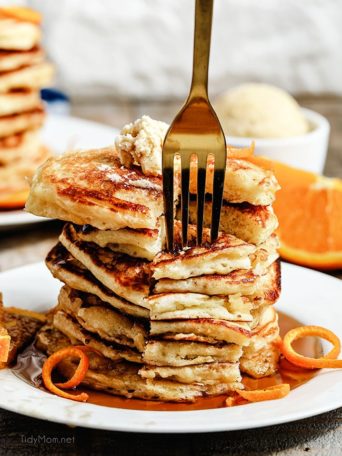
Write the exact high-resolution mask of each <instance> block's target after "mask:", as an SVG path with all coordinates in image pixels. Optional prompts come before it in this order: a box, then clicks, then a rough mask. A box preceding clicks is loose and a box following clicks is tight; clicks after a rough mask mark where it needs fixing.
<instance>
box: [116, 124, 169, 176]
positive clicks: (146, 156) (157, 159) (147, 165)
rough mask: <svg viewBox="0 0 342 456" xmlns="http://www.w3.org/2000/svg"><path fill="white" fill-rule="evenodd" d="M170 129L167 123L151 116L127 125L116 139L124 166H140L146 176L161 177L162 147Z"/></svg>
mask: <svg viewBox="0 0 342 456" xmlns="http://www.w3.org/2000/svg"><path fill="white" fill-rule="evenodd" d="M168 128H169V126H168V125H167V124H166V123H164V122H160V121H158V120H153V119H151V118H150V117H149V116H142V118H141V119H137V120H136V121H135V122H132V123H130V124H127V125H125V126H124V127H123V128H122V130H121V131H120V134H119V135H118V136H117V137H116V139H115V146H116V149H117V151H118V153H119V157H120V161H121V163H122V165H123V166H125V167H126V168H132V166H133V165H136V166H140V167H141V170H142V172H143V173H144V174H145V175H146V176H161V158H162V147H163V142H164V138H165V134H166V132H167V130H168Z"/></svg>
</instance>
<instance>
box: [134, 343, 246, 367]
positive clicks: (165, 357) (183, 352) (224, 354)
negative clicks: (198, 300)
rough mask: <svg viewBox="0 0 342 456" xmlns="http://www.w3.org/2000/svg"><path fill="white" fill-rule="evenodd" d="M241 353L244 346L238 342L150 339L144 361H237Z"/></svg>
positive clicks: (171, 363) (177, 363)
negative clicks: (214, 342)
mask: <svg viewBox="0 0 342 456" xmlns="http://www.w3.org/2000/svg"><path fill="white" fill-rule="evenodd" d="M241 355H242V348H241V346H239V345H236V344H226V343H217V344H215V345H211V344H207V343H200V342H191V341H186V340H185V341H179V342H177V341H168V340H150V341H148V343H147V344H146V346H145V350H144V354H143V361H144V363H145V364H148V365H150V366H174V367H180V366H191V365H193V364H205V363H217V362H218V363H223V362H229V363H236V362H237V361H238V360H239V359H240V357H241Z"/></svg>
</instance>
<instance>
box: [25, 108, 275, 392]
mask: <svg viewBox="0 0 342 456" xmlns="http://www.w3.org/2000/svg"><path fill="white" fill-rule="evenodd" d="M166 130H167V125H166V124H164V123H162V122H157V121H153V120H152V119H150V118H149V117H147V116H143V118H142V119H139V120H137V121H136V122H134V123H132V124H129V125H127V126H126V127H124V129H123V130H122V132H121V134H120V135H119V136H118V138H117V140H116V147H109V148H105V149H99V150H90V151H86V152H70V153H67V154H65V155H64V156H62V157H59V158H51V159H49V160H48V161H47V162H46V163H45V164H44V165H43V166H42V167H40V169H39V170H38V171H37V173H36V175H35V176H34V178H33V183H32V187H31V192H30V195H29V198H28V202H27V206H26V208H27V210H29V211H31V212H33V213H34V214H37V215H40V216H46V217H53V218H59V219H61V220H65V221H67V224H66V225H65V226H64V229H63V231H62V233H61V235H60V238H59V242H58V243H57V245H56V246H55V247H54V248H53V249H52V250H51V252H50V253H49V254H48V257H47V259H46V263H47V266H48V268H49V269H50V271H51V272H52V274H53V275H54V276H55V277H56V278H58V279H60V280H61V281H62V282H63V283H64V284H65V285H64V286H63V288H62V289H61V291H60V294H59V299H58V305H57V306H56V308H55V309H54V310H53V311H52V312H50V314H49V322H48V324H47V325H45V326H44V327H43V328H42V329H41V330H40V332H39V333H38V336H37V346H38V348H40V349H41V350H43V351H44V352H45V353H47V354H48V355H50V354H52V353H54V352H55V351H57V350H58V349H60V348H63V347H65V346H68V345H71V344H74V345H87V346H89V347H92V348H93V349H94V350H95V352H94V353H90V368H89V370H88V372H87V374H86V376H85V379H84V381H83V383H84V384H85V385H87V386H90V387H92V388H94V389H98V390H103V391H106V392H109V393H111V394H116V395H121V396H125V397H136V398H141V399H149V400H162V401H193V400H194V399H196V398H198V397H202V396H211V395H218V394H227V393H229V392H231V391H234V390H236V389H239V388H243V383H242V373H247V374H248V375H250V376H252V377H255V378H260V377H264V376H268V375H271V374H273V373H274V372H275V371H276V370H277V366H278V358H279V351H278V342H279V327H278V317H277V313H276V311H275V310H274V308H273V304H274V303H275V302H276V300H277V299H278V297H279V293H280V266H279V262H278V253H277V247H278V241H277V238H276V236H275V234H274V230H275V229H276V227H277V219H276V217H275V216H274V213H273V210H272V206H271V205H272V202H273V200H274V196H275V192H276V191H277V190H278V187H279V186H278V184H277V181H276V180H275V178H274V176H273V174H272V173H271V172H270V171H266V170H263V169H262V168H260V167H258V166H256V165H253V164H252V163H250V162H248V161H247V160H244V159H237V158H228V162H227V180H226V184H225V192H224V198H225V205H224V208H223V213H222V222H221V229H222V232H220V234H219V237H218V239H217V241H215V242H214V243H213V244H210V243H209V237H210V236H209V234H210V233H209V230H208V228H205V229H204V233H203V239H204V242H203V245H202V246H196V227H195V225H190V226H189V243H188V247H186V248H182V244H181V237H180V233H181V229H180V222H178V221H175V241H176V245H175V250H174V251H173V252H166V251H165V250H164V247H165V233H164V220H163V193H162V178H161V149H162V142H163V138H164V135H165V132H166ZM211 171H212V167H211ZM178 174H179V171H178V170H177V177H179V175H178ZM209 181H210V179H209V178H208V182H209ZM175 186H176V189H177V190H179V180H178V178H176V179H175ZM195 186H196V183H195V182H194V181H193V179H192V180H191V188H192V190H194V189H195ZM210 192H211V188H210V185H209V186H208V188H207V194H208V201H207V206H208V208H209V209H210ZM178 193H179V191H176V192H175V194H176V195H178ZM175 203H177V201H175ZM209 209H208V210H209ZM192 217H193V215H192ZM59 369H60V371H61V373H62V374H64V375H65V376H67V377H68V376H69V375H70V374H71V373H72V372H73V371H74V369H75V364H74V362H73V361H72V360H70V359H65V360H63V362H62V363H60V364H59Z"/></svg>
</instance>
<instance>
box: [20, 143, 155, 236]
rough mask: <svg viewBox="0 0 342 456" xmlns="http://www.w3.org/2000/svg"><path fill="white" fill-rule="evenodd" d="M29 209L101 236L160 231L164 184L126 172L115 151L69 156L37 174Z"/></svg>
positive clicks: (106, 150)
mask: <svg viewBox="0 0 342 456" xmlns="http://www.w3.org/2000/svg"><path fill="white" fill-rule="evenodd" d="M26 209H27V210H28V211H29V212H32V213H34V214H36V215H41V216H43V217H51V218H58V219H61V220H66V221H71V222H73V223H76V224H78V225H91V226H94V227H95V228H99V229H100V230H106V229H109V230H118V229H121V228H127V227H129V228H133V229H140V228H150V229H155V227H156V225H157V222H158V219H159V217H160V216H161V214H162V212H163V195H162V186H161V178H160V177H149V178H146V176H144V175H143V174H142V172H141V171H140V170H139V169H137V168H136V169H134V170H128V169H125V168H123V167H121V164H120V161H119V159H118V157H117V153H116V151H115V149H114V147H108V148H104V149H95V150H90V151H85V152H70V153H67V154H64V155H63V156H61V157H57V158H52V159H51V160H48V161H47V162H46V163H45V164H44V165H43V166H42V167H41V168H40V169H39V170H38V172H37V173H36V175H35V177H34V179H33V183H32V186H31V192H30V196H29V199H28V202H27V205H26Z"/></svg>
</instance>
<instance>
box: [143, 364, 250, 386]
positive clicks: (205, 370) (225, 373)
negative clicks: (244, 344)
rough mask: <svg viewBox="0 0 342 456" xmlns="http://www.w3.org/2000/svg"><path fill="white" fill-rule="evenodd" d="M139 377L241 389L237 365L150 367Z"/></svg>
mask: <svg viewBox="0 0 342 456" xmlns="http://www.w3.org/2000/svg"><path fill="white" fill-rule="evenodd" d="M139 375H141V377H143V378H146V379H148V380H152V381H155V379H158V378H160V379H167V380H172V381H176V382H180V383H188V384H191V383H195V384H196V383H201V384H204V385H215V384H217V383H222V384H234V387H233V388H232V389H238V388H241V387H242V383H241V380H242V379H241V374H240V369H239V364H238V363H235V364H232V363H213V364H198V365H195V366H183V367H168V366H163V367H150V366H144V367H142V368H141V369H140V370H139Z"/></svg>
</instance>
